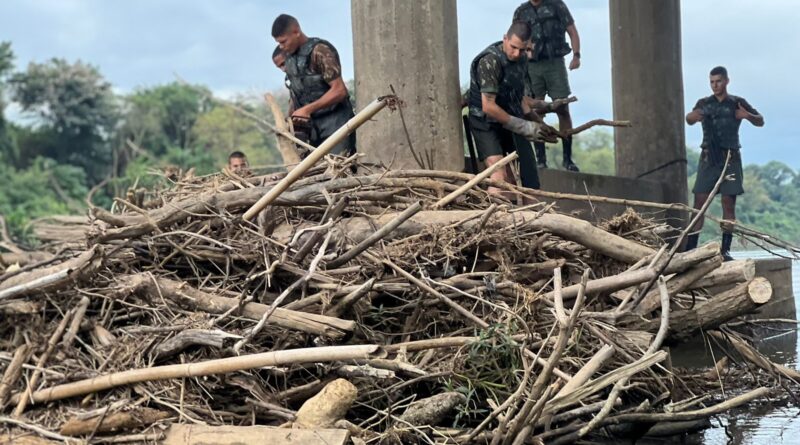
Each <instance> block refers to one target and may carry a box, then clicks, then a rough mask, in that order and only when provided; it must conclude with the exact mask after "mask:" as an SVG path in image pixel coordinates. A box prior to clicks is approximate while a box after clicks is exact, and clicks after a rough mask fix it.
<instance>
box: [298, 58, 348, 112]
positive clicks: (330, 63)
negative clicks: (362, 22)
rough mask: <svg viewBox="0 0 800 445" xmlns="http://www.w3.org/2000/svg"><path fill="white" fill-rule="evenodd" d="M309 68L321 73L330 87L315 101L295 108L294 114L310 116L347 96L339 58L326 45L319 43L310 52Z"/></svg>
mask: <svg viewBox="0 0 800 445" xmlns="http://www.w3.org/2000/svg"><path fill="white" fill-rule="evenodd" d="M311 69H312V70H313V71H315V72H319V73H320V74H322V78H323V79H324V80H325V82H327V83H328V85H329V86H330V87H331V88H330V89H329V90H328V91H327V92H326V93H325V94H323V95H322V97H320V98H319V99H317V100H316V101H314V102H311V103H310V104H308V105H306V106H304V107H302V108H300V109H298V110H296V111H295V112H294V114H293V115H294V116H299V117H310V116H311V114H313V113H315V112H317V111H319V110H322V109H324V108H328V107H332V106H334V105H336V104H338V103H340V102H342V101H343V100H345V99H347V97H348V93H347V86H346V85H345V84H344V80H342V67H341V64H340V63H339V59H338V57H336V55H335V54H334V53H333V51H331V49H330V48H328V47H327V46H326V45H324V44H320V45H317V46H316V48H314V51H313V52H312V53H311Z"/></svg>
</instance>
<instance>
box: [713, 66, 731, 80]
mask: <svg viewBox="0 0 800 445" xmlns="http://www.w3.org/2000/svg"><path fill="white" fill-rule="evenodd" d="M710 75H711V76H722V78H723V79H727V78H728V70H727V69H726V68H725V67H724V66H715V67H714V68H713V69H712V70H711V74H710Z"/></svg>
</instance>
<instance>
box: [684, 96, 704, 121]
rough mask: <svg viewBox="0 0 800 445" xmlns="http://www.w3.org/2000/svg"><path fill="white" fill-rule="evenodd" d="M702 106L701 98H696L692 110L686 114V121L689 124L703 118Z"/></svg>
mask: <svg viewBox="0 0 800 445" xmlns="http://www.w3.org/2000/svg"><path fill="white" fill-rule="evenodd" d="M701 108H702V100H698V101H697V103H696V104H695V106H694V108H693V109H692V111H690V112H689V114H687V115H686V123H687V124H689V125H694V124H696V123H698V122H700V121H702V120H703V112H702V111H701Z"/></svg>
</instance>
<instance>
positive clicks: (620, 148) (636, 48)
mask: <svg viewBox="0 0 800 445" xmlns="http://www.w3.org/2000/svg"><path fill="white" fill-rule="evenodd" d="M609 11H610V14H611V54H612V69H611V71H612V78H613V91H614V118H615V119H621V120H630V121H631V122H632V123H633V128H621V129H617V130H615V132H614V143H615V147H616V167H617V175H619V176H624V177H629V178H639V177H642V178H643V179H648V180H652V181H660V182H663V183H665V187H666V190H665V199H666V200H667V201H668V202H682V203H685V202H687V198H688V196H687V193H688V192H687V184H686V181H687V177H686V162H685V159H686V141H685V133H684V115H685V110H684V103H683V73H682V59H681V13H680V0H658V1H642V0H610V2H609ZM642 175H644V176H642Z"/></svg>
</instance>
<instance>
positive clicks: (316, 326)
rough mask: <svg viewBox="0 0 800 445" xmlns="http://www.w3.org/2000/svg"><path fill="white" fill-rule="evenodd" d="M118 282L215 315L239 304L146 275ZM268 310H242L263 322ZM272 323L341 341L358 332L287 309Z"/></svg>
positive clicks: (348, 324)
mask: <svg viewBox="0 0 800 445" xmlns="http://www.w3.org/2000/svg"><path fill="white" fill-rule="evenodd" d="M117 281H118V282H119V283H120V284H122V285H123V286H124V288H125V289H124V290H122V292H125V291H127V292H136V293H139V294H150V295H162V296H163V297H164V298H167V299H170V300H172V301H174V302H175V303H177V304H179V305H181V306H183V307H185V308H187V309H192V310H201V311H204V312H208V313H211V314H224V313H225V312H227V311H228V310H230V309H233V308H236V307H237V306H238V305H239V300H238V299H237V298H227V297H218V296H216V295H212V294H209V293H206V292H203V291H201V290H198V289H195V288H193V287H191V286H188V285H186V283H180V282H177V281H172V280H168V279H165V278H160V277H156V278H151V277H149V276H147V275H142V274H140V275H124V276H120V277H117ZM268 310H269V306H267V305H264V304H260V303H248V304H246V305H244V306H243V307H242V310H241V313H240V314H241V315H242V316H243V317H246V318H250V319H254V320H259V319H260V318H261V317H262V316H263V315H264V313H265V312H267V311H268ZM270 322H271V323H274V324H275V325H277V326H280V327H283V328H288V329H296V330H298V331H302V332H307V333H309V334H315V335H323V336H326V337H330V338H341V337H343V336H344V333H345V332H350V331H352V330H353V329H355V322H353V321H347V320H341V319H338V318H334V317H328V316H324V315H316V314H309V313H305V312H297V311H291V310H287V309H283V308H276V309H275V311H274V312H273V313H272V316H271V317H270Z"/></svg>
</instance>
